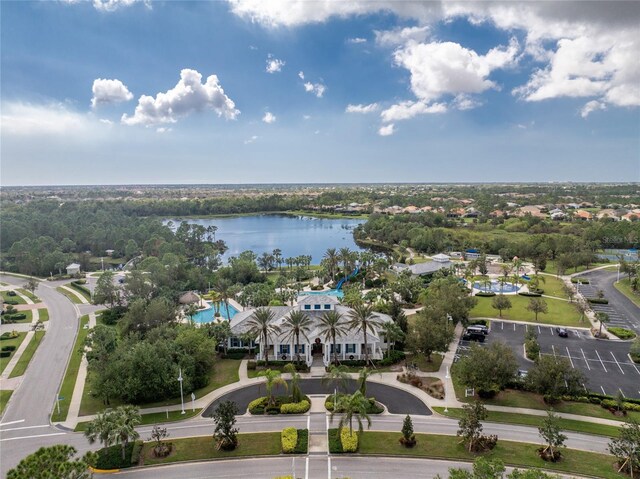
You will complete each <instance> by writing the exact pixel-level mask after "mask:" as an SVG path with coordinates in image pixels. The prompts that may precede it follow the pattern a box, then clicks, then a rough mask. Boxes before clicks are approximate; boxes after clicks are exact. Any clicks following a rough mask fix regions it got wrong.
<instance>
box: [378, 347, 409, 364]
mask: <svg viewBox="0 0 640 479" xmlns="http://www.w3.org/2000/svg"><path fill="white" fill-rule="evenodd" d="M405 358H406V354H404V351H396V350H395V349H394V350H393V351H389V354H388V355H387V356H386V357H385V358H384V359H382V360H380V361H379V362H378V365H379V366H391V365H392V364H396V363H399V362H400V361H404V360H405Z"/></svg>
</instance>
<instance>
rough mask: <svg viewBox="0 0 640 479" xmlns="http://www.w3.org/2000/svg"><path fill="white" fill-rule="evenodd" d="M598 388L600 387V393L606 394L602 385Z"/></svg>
mask: <svg viewBox="0 0 640 479" xmlns="http://www.w3.org/2000/svg"><path fill="white" fill-rule="evenodd" d="M600 389H602V394H604V395H605V396H606V395H607V392H606V391H605V390H604V388H603V387H602V386H600Z"/></svg>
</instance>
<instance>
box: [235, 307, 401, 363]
mask: <svg viewBox="0 0 640 479" xmlns="http://www.w3.org/2000/svg"><path fill="white" fill-rule="evenodd" d="M269 309H270V310H271V311H273V312H274V313H275V317H274V319H273V320H272V323H273V324H274V325H276V326H278V327H279V328H280V330H281V332H280V334H272V335H270V336H269V350H268V355H269V360H281V361H292V360H295V359H296V356H297V351H296V344H295V337H294V338H289V339H287V336H288V335H289V332H288V331H287V329H286V327H285V326H284V323H285V319H286V317H287V315H288V314H289V313H290V312H292V311H295V310H300V311H303V312H305V313H306V314H307V315H308V316H309V317H310V318H311V319H312V326H311V330H310V331H309V333H307V337H306V338H305V337H304V336H303V335H300V356H301V358H302V359H303V360H304V361H305V362H306V363H307V365H308V366H311V364H312V363H313V362H314V360H315V361H316V362H320V361H322V363H323V364H324V365H325V366H328V365H329V363H330V362H331V360H332V358H333V344H332V341H331V340H330V339H329V340H327V339H326V338H325V336H324V335H323V334H321V331H322V326H321V323H320V317H321V316H322V315H323V314H324V313H326V312H328V311H337V312H338V313H340V314H341V315H342V321H343V322H344V323H345V324H346V323H347V322H348V321H349V313H350V312H351V311H352V309H351V308H349V307H347V306H344V305H342V304H340V302H339V301H338V300H337V299H336V298H335V297H333V296H327V295H308V296H305V297H304V298H302V299H300V301H298V304H297V305H295V306H270V307H269ZM254 311H255V309H248V310H244V311H242V312H239V313H237V314H236V315H235V316H234V317H233V318H232V319H231V333H232V334H233V335H234V337H232V338H231V339H229V348H242V347H248V346H249V345H248V344H245V343H244V342H243V341H242V340H241V339H239V337H241V336H242V335H243V334H245V333H247V332H248V331H249V329H250V328H251V326H250V323H251V316H252V315H253V312H254ZM373 316H374V320H376V321H377V322H379V323H380V324H383V323H388V322H391V321H393V320H392V319H391V317H390V316H388V315H386V314H382V313H373ZM374 329H375V332H374V333H372V332H368V333H367V348H368V350H369V358H370V359H382V357H383V351H384V350H385V349H386V344H385V342H384V338H383V337H382V335H381V333H380V328H378V327H374ZM260 342H261V338H256V340H255V343H256V344H258V347H259V351H257V352H256V353H257V355H258V357H259V358H260V359H264V356H265V351H264V348H263V346H262V345H261V344H260ZM336 351H337V353H338V359H340V360H357V359H364V357H365V355H364V336H363V334H362V332H361V331H360V330H359V329H356V328H349V329H348V332H347V333H346V334H344V335H342V336H337V337H336Z"/></svg>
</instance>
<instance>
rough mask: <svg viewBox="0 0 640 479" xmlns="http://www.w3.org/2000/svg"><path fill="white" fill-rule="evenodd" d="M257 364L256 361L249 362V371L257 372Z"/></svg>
mask: <svg viewBox="0 0 640 479" xmlns="http://www.w3.org/2000/svg"><path fill="white" fill-rule="evenodd" d="M256 366H257V365H256V362H255V361H247V369H248V370H249V371H255V370H256Z"/></svg>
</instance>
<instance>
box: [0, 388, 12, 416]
mask: <svg viewBox="0 0 640 479" xmlns="http://www.w3.org/2000/svg"><path fill="white" fill-rule="evenodd" d="M12 394H13V391H9V390H2V391H0V413H2V412H4V408H6V407H7V403H8V402H9V399H11V395H12Z"/></svg>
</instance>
